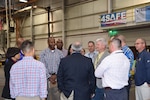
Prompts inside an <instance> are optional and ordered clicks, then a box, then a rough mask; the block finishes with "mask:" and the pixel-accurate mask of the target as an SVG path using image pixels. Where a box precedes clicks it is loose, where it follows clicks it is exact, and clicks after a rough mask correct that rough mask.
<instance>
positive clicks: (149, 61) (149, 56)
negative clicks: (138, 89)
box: [146, 53, 150, 84]
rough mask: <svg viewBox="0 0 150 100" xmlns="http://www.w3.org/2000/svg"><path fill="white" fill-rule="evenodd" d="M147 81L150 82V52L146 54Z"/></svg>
mask: <svg viewBox="0 0 150 100" xmlns="http://www.w3.org/2000/svg"><path fill="white" fill-rule="evenodd" d="M146 56H147V57H146V58H147V59H146V69H147V70H146V71H147V83H148V84H150V53H148V54H147V55H146Z"/></svg>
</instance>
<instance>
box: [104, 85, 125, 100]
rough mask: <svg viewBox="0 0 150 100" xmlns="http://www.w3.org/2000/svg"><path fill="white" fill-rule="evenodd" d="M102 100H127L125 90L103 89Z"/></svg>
mask: <svg viewBox="0 0 150 100" xmlns="http://www.w3.org/2000/svg"><path fill="white" fill-rule="evenodd" d="M104 100H127V90H126V88H122V89H105V95H104Z"/></svg>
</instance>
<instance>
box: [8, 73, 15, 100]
mask: <svg viewBox="0 0 150 100" xmlns="http://www.w3.org/2000/svg"><path fill="white" fill-rule="evenodd" d="M9 87H10V95H11V98H15V92H14V90H15V89H14V87H15V86H14V85H13V73H12V71H10V81H9Z"/></svg>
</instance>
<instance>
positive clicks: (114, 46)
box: [109, 38, 121, 52]
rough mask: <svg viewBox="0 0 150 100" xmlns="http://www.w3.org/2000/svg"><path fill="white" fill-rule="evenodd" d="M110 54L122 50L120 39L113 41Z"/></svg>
mask: <svg viewBox="0 0 150 100" xmlns="http://www.w3.org/2000/svg"><path fill="white" fill-rule="evenodd" d="M110 45H111V46H110V48H109V50H110V52H113V51H116V50H121V40H120V39H118V38H113V39H112V40H111V43H110Z"/></svg>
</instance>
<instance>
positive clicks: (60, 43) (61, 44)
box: [56, 39, 63, 50]
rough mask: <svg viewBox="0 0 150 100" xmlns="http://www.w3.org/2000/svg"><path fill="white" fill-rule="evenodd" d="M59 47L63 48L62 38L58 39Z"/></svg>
mask: <svg viewBox="0 0 150 100" xmlns="http://www.w3.org/2000/svg"><path fill="white" fill-rule="evenodd" d="M56 45H57V49H59V50H62V49H63V41H62V40H61V39H58V40H57V42H56Z"/></svg>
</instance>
